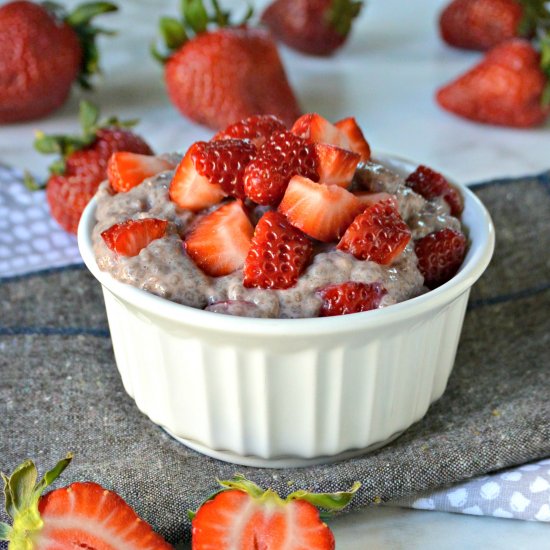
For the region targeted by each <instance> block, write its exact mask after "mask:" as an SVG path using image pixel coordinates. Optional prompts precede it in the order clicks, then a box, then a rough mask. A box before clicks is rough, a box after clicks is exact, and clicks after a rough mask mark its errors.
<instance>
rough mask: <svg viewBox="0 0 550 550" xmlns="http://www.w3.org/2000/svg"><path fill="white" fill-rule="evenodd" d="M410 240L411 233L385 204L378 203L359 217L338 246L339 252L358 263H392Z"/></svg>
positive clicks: (389, 206) (388, 205)
mask: <svg viewBox="0 0 550 550" xmlns="http://www.w3.org/2000/svg"><path fill="white" fill-rule="evenodd" d="M410 240H411V230H410V229H409V226H408V225H407V224H406V223H405V222H404V221H403V219H402V218H401V216H400V215H399V212H398V211H397V209H396V208H394V207H393V206H392V205H391V204H390V203H388V202H378V203H376V204H373V205H372V206H369V207H368V208H367V209H366V210H365V211H364V212H363V213H362V214H359V215H358V216H357V217H356V218H355V219H354V220H353V223H352V224H351V225H350V226H349V227H348V229H347V231H346V232H345V234H344V236H343V237H342V239H341V240H340V242H339V243H338V249H339V250H343V251H344V252H349V253H350V254H353V255H354V256H355V257H356V258H358V259H359V260H370V261H372V262H376V263H379V264H382V265H388V264H391V263H392V262H393V261H394V260H395V259H396V258H397V257H398V256H399V254H401V252H403V249H404V248H405V247H406V246H407V244H408V242H409V241H410Z"/></svg>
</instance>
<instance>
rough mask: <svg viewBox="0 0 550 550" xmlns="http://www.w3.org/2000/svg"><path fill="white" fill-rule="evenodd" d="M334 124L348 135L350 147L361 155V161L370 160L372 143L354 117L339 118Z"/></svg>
mask: <svg viewBox="0 0 550 550" xmlns="http://www.w3.org/2000/svg"><path fill="white" fill-rule="evenodd" d="M334 126H336V128H338V130H340V131H342V132H343V133H344V134H345V135H346V137H347V138H348V143H349V147H350V149H351V150H352V151H354V152H355V153H357V154H359V155H360V156H361V162H367V161H368V160H370V157H371V150H370V145H369V143H368V141H367V140H366V139H365V136H364V135H363V131H362V130H361V128H360V127H359V125H358V124H357V121H356V120H355V118H354V117H348V118H344V119H342V120H339V121H338V122H335V123H334Z"/></svg>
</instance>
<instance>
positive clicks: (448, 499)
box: [398, 458, 550, 522]
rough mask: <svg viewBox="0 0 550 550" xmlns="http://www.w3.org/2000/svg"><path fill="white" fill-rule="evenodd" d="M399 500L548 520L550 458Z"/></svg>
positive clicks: (465, 511)
mask: <svg viewBox="0 0 550 550" xmlns="http://www.w3.org/2000/svg"><path fill="white" fill-rule="evenodd" d="M398 504H399V505H400V506H407V507H412V508H417V509H419V510H439V511H443V512H458V513H461V514H470V515H474V516H493V517H496V518H514V519H524V520H531V521H545V522H550V458H547V459H544V460H540V461H538V462H534V463H532V464H525V465H523V466H520V467H518V468H514V469H512V470H507V471H503V472H498V473H496V474H492V475H490V476H484V477H479V478H475V479H473V480H471V481H468V482H466V483H462V484H460V485H459V486H456V487H454V488H451V489H444V490H441V491H436V492H434V493H431V494H429V495H423V496H422V497H418V498H415V499H411V500H406V501H402V502H400V503H398Z"/></svg>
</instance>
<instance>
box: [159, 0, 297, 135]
mask: <svg viewBox="0 0 550 550" xmlns="http://www.w3.org/2000/svg"><path fill="white" fill-rule="evenodd" d="M211 3H212V8H213V10H212V13H209V12H208V11H207V9H206V8H205V6H204V4H203V1H202V0H184V1H183V3H182V6H183V17H182V19H181V20H179V19H176V18H172V17H163V18H162V19H161V21H160V28H161V33H162V36H163V39H164V41H165V43H166V47H167V50H168V51H167V53H166V54H165V55H162V54H160V53H159V52H158V51H157V50H155V49H154V50H153V53H154V54H155V56H156V57H157V58H158V59H160V60H161V61H162V62H163V63H164V67H165V81H166V87H167V91H168V96H169V97H170V100H171V101H172V103H173V104H174V105H175V106H176V108H177V109H178V110H179V111H180V112H181V113H182V114H183V115H185V116H187V117H188V118H190V119H191V120H194V121H195V122H198V123H199V124H204V125H205V126H209V127H211V128H214V129H222V128H224V127H226V126H228V125H230V124H233V123H235V122H237V121H238V120H242V119H245V118H247V117H250V116H254V115H267V114H271V115H275V116H277V117H279V118H280V119H281V120H282V121H284V122H285V123H286V124H291V123H292V121H293V120H294V119H295V118H296V117H297V116H298V115H299V113H300V109H299V107H298V103H297V101H296V98H295V96H294V93H293V91H292V89H291V87H290V84H289V83H288V80H287V77H286V73H285V70H284V68H283V65H282V63H281V60H280V58H279V53H278V51H277V47H276V45H275V43H274V42H273V40H272V38H271V36H270V34H269V32H267V31H265V30H264V29H260V28H251V27H249V26H247V24H246V22H247V20H248V18H249V17H250V16H251V12H249V13H248V14H247V16H246V17H245V19H244V21H242V22H241V23H240V24H237V25H235V26H231V25H230V17H229V14H228V12H226V11H223V10H222V9H221V8H220V7H219V5H218V2H217V1H216V0H212V2H211Z"/></svg>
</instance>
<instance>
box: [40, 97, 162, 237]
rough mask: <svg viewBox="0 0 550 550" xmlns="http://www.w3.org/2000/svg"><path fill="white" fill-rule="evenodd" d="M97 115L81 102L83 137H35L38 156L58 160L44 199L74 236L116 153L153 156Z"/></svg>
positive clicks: (123, 130)
mask: <svg viewBox="0 0 550 550" xmlns="http://www.w3.org/2000/svg"><path fill="white" fill-rule="evenodd" d="M98 119H99V111H98V110H97V109H96V108H95V107H94V106H93V105H91V104H90V103H88V102H85V101H83V102H82V103H81V106H80V121H81V124H82V129H83V135H82V136H46V135H44V134H42V133H40V132H39V133H38V134H37V138H36V140H35V147H36V149H37V150H38V151H40V152H41V153H57V154H60V155H61V158H60V159H59V160H58V161H57V162H55V163H54V164H53V165H52V166H51V167H50V171H51V176H50V178H49V179H48V181H47V183H46V197H47V200H48V204H49V206H50V212H51V215H52V217H53V218H54V219H55V220H56V221H57V223H59V225H61V227H63V229H65V230H66V231H68V232H69V233H76V230H77V228H78V222H79V221H80V216H81V215H82V211H83V210H84V208H85V207H86V205H87V204H88V202H89V201H90V199H91V198H92V197H93V196H94V194H95V192H96V191H97V188H98V187H99V184H100V183H101V182H102V181H103V180H105V179H106V178H107V164H108V161H109V158H110V157H111V155H112V154H113V153H114V152H116V151H129V152H132V153H139V154H142V155H152V154H153V151H152V150H151V148H150V147H149V145H147V143H146V142H145V141H144V140H143V139H142V138H141V137H139V136H138V135H136V134H134V133H133V132H132V131H130V130H128V129H127V128H125V127H124V126H131V125H133V124H135V121H133V122H130V123H122V122H120V121H118V120H117V119H115V118H111V119H109V120H107V121H105V122H102V123H100V122H98Z"/></svg>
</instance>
